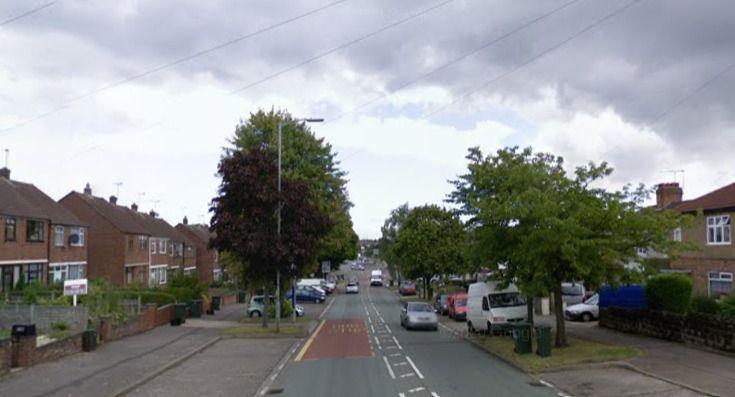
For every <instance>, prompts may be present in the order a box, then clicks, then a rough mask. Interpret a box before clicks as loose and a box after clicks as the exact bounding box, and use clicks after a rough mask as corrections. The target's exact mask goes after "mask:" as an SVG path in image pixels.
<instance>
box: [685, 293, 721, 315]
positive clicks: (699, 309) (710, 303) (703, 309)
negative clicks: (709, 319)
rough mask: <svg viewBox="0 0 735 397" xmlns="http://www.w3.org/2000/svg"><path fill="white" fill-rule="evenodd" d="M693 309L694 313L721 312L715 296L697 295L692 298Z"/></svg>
mask: <svg viewBox="0 0 735 397" xmlns="http://www.w3.org/2000/svg"><path fill="white" fill-rule="evenodd" d="M691 311H692V312H694V313H706V314H717V313H719V312H720V305H719V304H718V303H717V301H716V300H715V299H714V298H710V297H709V296H696V297H694V298H692V306H691Z"/></svg>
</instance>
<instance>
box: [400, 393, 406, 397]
mask: <svg viewBox="0 0 735 397" xmlns="http://www.w3.org/2000/svg"><path fill="white" fill-rule="evenodd" d="M398 397H406V395H405V394H403V393H398Z"/></svg>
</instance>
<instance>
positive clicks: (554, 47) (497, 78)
mask: <svg viewBox="0 0 735 397" xmlns="http://www.w3.org/2000/svg"><path fill="white" fill-rule="evenodd" d="M641 1H643V0H633V1H629V2H628V3H626V4H625V5H623V6H622V7H618V8H616V9H615V10H613V11H612V12H609V13H607V14H605V15H604V16H603V17H601V18H598V19H596V20H595V21H593V22H592V23H590V24H588V25H586V26H585V27H584V28H582V29H580V30H578V31H576V32H574V33H573V34H572V35H570V36H568V37H567V38H565V39H564V40H562V41H560V42H558V43H556V44H554V45H552V46H550V47H548V48H546V49H545V50H543V51H541V52H539V53H538V54H536V55H533V56H532V57H530V58H528V59H526V60H525V61H523V62H521V63H519V64H518V65H516V66H514V67H512V68H511V69H510V70H507V71H505V72H503V73H501V74H500V75H498V76H495V77H494V78H492V79H490V80H487V81H485V82H484V83H482V84H480V85H479V86H476V87H474V88H472V89H470V90H467V91H465V92H464V93H463V94H461V95H459V96H458V97H456V98H455V99H453V100H452V101H451V102H450V103H448V104H446V105H442V106H440V107H438V108H436V109H434V110H432V111H431V112H429V113H426V114H424V115H423V116H422V118H431V117H433V116H435V115H437V114H439V113H441V112H444V111H445V110H447V109H448V108H449V107H451V106H452V105H454V104H456V103H457V102H459V100H461V99H464V98H467V97H469V96H470V95H472V94H474V93H476V92H478V91H481V90H484V89H485V88H487V87H488V86H490V85H491V84H494V83H497V82H498V81H500V80H502V79H504V78H506V77H508V76H509V75H511V74H513V73H515V72H517V71H518V70H520V69H522V68H523V67H525V66H527V65H529V64H531V63H533V62H535V61H537V60H539V59H541V58H543V57H544V56H546V55H548V54H550V53H552V52H554V51H556V50H558V49H559V48H561V47H563V46H564V45H566V44H568V43H569V42H571V41H572V40H574V39H576V38H577V37H579V36H581V35H583V34H585V33H587V32H589V31H590V30H592V29H594V28H596V27H598V26H600V25H601V24H603V23H605V22H606V21H608V20H610V19H612V18H614V17H616V16H617V15H619V14H621V13H622V12H623V11H625V10H627V9H629V8H630V7H632V6H634V5H636V4H638V3H640V2H641Z"/></svg>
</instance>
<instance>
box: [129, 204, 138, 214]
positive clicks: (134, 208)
mask: <svg viewBox="0 0 735 397" xmlns="http://www.w3.org/2000/svg"><path fill="white" fill-rule="evenodd" d="M130 209H131V210H133V211H135V212H138V204H135V203H133V204H131V205H130Z"/></svg>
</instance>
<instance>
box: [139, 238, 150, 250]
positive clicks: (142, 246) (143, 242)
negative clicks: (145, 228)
mask: <svg viewBox="0 0 735 397" xmlns="http://www.w3.org/2000/svg"><path fill="white" fill-rule="evenodd" d="M138 249H139V250H141V251H145V250H147V249H148V237H146V236H138Z"/></svg>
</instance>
